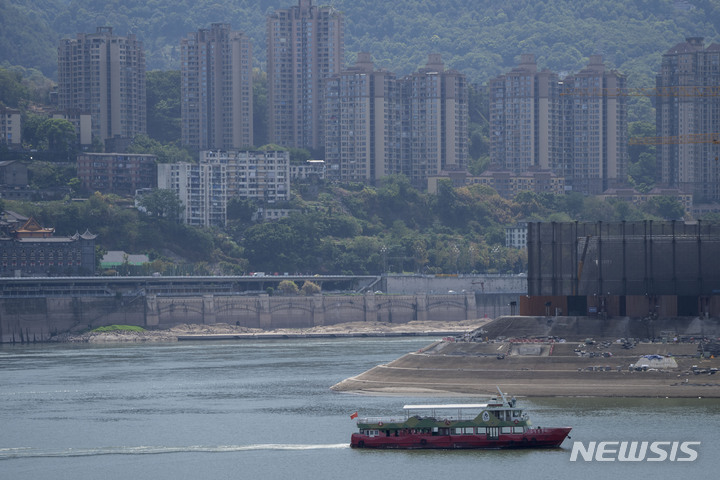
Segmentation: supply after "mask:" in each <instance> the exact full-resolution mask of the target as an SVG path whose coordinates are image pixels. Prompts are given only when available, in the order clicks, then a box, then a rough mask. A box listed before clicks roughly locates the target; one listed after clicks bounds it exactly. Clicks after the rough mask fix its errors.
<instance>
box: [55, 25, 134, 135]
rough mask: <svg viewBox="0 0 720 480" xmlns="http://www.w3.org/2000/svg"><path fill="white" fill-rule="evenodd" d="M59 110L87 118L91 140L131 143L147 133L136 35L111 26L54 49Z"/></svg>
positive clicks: (68, 41)
mask: <svg viewBox="0 0 720 480" xmlns="http://www.w3.org/2000/svg"><path fill="white" fill-rule="evenodd" d="M58 106H59V108H60V109H61V110H65V111H75V112H80V113H90V115H91V118H92V132H93V135H95V136H97V137H99V138H100V139H102V140H103V141H104V140H106V139H108V138H115V137H120V138H132V137H134V136H135V135H138V134H144V133H146V129H147V127H146V117H147V115H146V104H145V54H144V52H143V49H142V42H140V41H138V40H137V39H136V38H135V35H128V36H126V37H121V36H118V35H113V33H112V28H111V27H98V28H97V31H96V32H95V33H88V34H84V33H79V34H77V37H76V38H74V39H64V40H62V41H61V42H60V46H59V47H58Z"/></svg>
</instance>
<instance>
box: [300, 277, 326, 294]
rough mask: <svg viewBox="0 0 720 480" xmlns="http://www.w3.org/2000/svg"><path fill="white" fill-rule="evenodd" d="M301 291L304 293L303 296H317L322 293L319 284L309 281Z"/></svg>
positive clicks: (306, 281)
mask: <svg viewBox="0 0 720 480" xmlns="http://www.w3.org/2000/svg"><path fill="white" fill-rule="evenodd" d="M300 291H301V292H302V294H303V295H306V296H310V295H315V294H317V293H320V292H321V289H320V286H319V285H318V284H317V283H315V282H311V281H309V280H305V282H304V283H303V286H302V288H301V289H300Z"/></svg>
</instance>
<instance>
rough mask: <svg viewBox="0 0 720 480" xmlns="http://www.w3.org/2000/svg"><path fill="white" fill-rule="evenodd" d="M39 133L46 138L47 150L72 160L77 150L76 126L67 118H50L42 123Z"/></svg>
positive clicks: (45, 145) (44, 142)
mask: <svg viewBox="0 0 720 480" xmlns="http://www.w3.org/2000/svg"><path fill="white" fill-rule="evenodd" d="M37 134H38V135H39V136H40V137H42V138H43V139H44V141H43V144H44V147H45V148H46V149H47V150H49V151H51V152H53V153H55V154H56V155H57V156H58V157H60V158H62V159H64V160H70V159H71V157H73V156H74V154H75V153H76V151H77V142H78V140H77V134H76V133H75V126H74V125H73V124H72V123H70V122H69V121H67V120H64V119H60V118H48V119H46V120H45V121H44V122H42V123H41V124H40V127H39V129H38V132H37ZM73 160H74V158H73Z"/></svg>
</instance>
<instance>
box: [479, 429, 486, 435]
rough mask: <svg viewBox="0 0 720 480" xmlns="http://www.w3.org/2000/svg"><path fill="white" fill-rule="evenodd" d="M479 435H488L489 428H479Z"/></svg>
mask: <svg viewBox="0 0 720 480" xmlns="http://www.w3.org/2000/svg"><path fill="white" fill-rule="evenodd" d="M477 433H478V435H484V434H485V433H487V428H485V427H477Z"/></svg>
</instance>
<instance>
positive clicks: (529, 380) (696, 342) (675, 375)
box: [332, 317, 720, 397]
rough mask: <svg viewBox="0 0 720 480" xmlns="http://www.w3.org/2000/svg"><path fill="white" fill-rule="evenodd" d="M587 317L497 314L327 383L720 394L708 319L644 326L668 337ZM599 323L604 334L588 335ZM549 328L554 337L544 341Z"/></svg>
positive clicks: (429, 389)
mask: <svg viewBox="0 0 720 480" xmlns="http://www.w3.org/2000/svg"><path fill="white" fill-rule="evenodd" d="M593 321H594V322H598V320H597V319H585V318H580V319H563V320H559V319H553V321H552V323H553V324H555V323H565V326H564V327H563V326H562V325H555V326H553V325H548V319H544V318H542V319H539V318H520V317H507V318H501V319H498V320H496V321H493V322H490V323H489V324H487V325H485V326H483V327H482V332H480V331H476V332H474V337H475V340H480V339H482V341H460V342H448V341H442V342H436V343H433V344H430V345H428V346H427V347H426V348H424V349H422V350H421V351H419V352H413V353H408V354H406V355H404V356H402V357H401V358H399V359H397V360H395V361H393V362H390V363H389V364H387V365H379V366H377V367H374V368H372V369H371V370H368V371H367V372H364V373H361V374H359V375H357V376H354V377H351V378H348V379H346V380H344V381H342V382H340V383H338V384H337V385H334V386H333V387H332V388H333V389H334V390H337V391H345V392H359V393H375V394H407V393H411V392H416V393H423V394H437V395H447V394H468V395H488V394H492V393H493V392H494V391H495V389H496V386H497V387H500V388H501V389H502V390H503V391H508V392H511V393H512V394H514V395H526V396H626V397H658V396H663V397H720V374H716V373H714V372H716V371H717V369H718V368H719V367H720V361H719V359H718V358H717V354H715V355H712V354H711V353H710V352H711V351H713V350H712V349H717V348H718V343H717V342H713V341H712V339H715V340H717V338H718V333H720V331H719V329H718V320H717V319H673V320H672V321H671V320H669V319H668V320H655V322H656V324H655V326H654V327H653V328H655V327H657V328H660V329H661V330H662V331H663V333H672V336H671V337H670V339H669V340H670V341H669V342H668V339H667V338H665V337H662V338H659V337H649V338H645V337H644V336H638V337H630V336H625V335H623V336H617V335H613V334H616V333H619V332H621V331H624V332H628V331H629V332H632V331H636V330H637V329H643V328H645V327H647V325H644V324H643V322H642V321H638V322H636V321H634V320H630V319H616V320H614V321H611V322H607V324H606V325H605V326H604V327H602V328H601V327H599V326H598V325H594V324H593ZM585 324H587V326H588V328H582V327H583V325H585ZM670 327H672V330H671V329H670ZM603 329H604V330H606V331H609V332H610V333H611V334H610V335H606V336H603V337H600V336H596V335H594V334H596V333H598V331H599V330H603ZM659 331H660V330H658V332H659ZM549 332H552V333H553V335H557V336H556V337H553V338H548V336H547V334H548V333H549ZM498 333H500V334H499V335H498ZM563 333H567V334H568V335H567V336H566V335H562V334H563ZM588 333H591V334H593V335H588ZM590 336H593V339H592V340H590V339H589V338H588V337H590ZM676 336H677V337H678V342H677V343H676V342H675V341H674V339H675V337H676ZM485 338H487V341H486V340H485ZM561 338H562V339H564V341H562V340H560V339H561ZM653 338H654V339H655V340H656V341H654V342H653V341H651V340H652V339H653ZM586 340H587V342H586ZM663 342H664V343H663ZM630 365H633V366H634V368H631V367H630Z"/></svg>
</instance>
